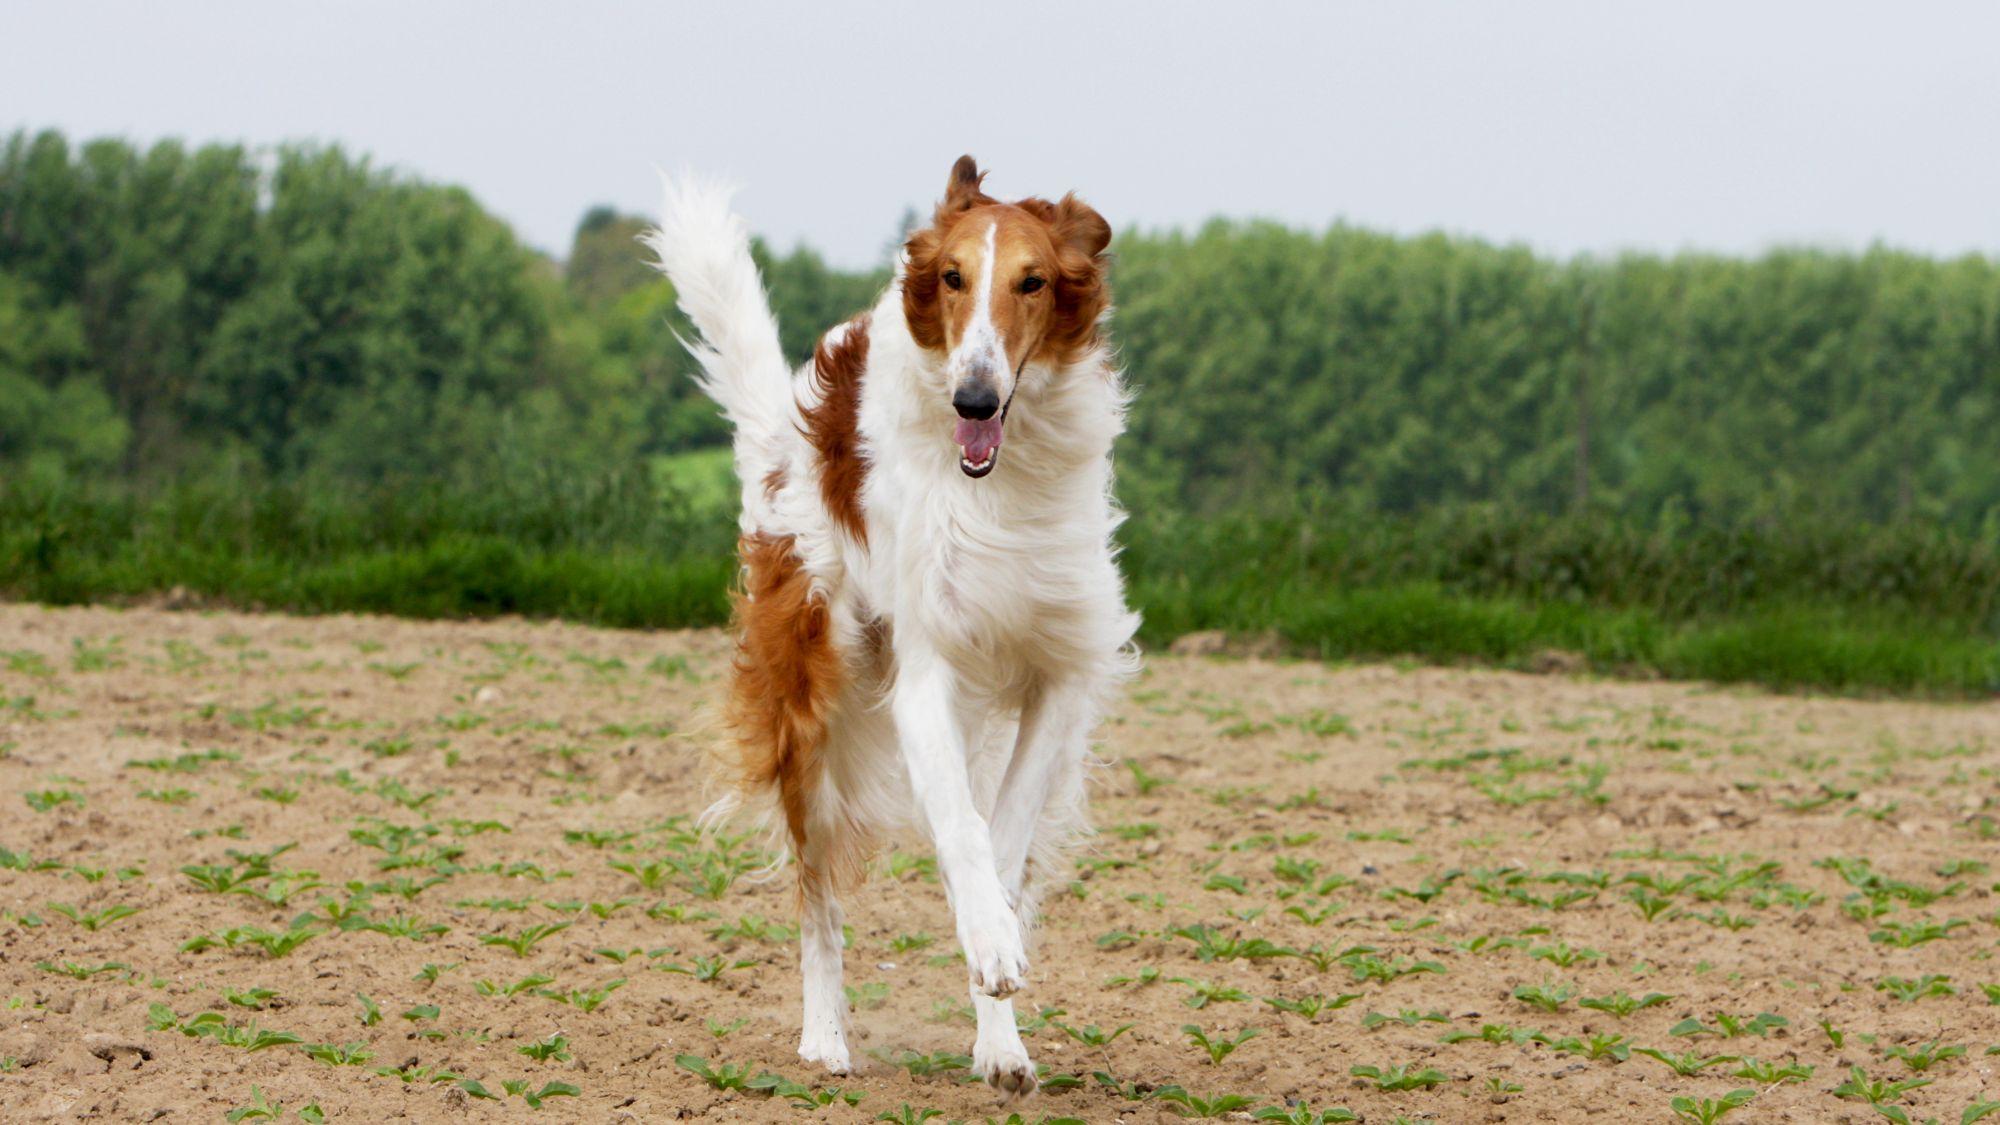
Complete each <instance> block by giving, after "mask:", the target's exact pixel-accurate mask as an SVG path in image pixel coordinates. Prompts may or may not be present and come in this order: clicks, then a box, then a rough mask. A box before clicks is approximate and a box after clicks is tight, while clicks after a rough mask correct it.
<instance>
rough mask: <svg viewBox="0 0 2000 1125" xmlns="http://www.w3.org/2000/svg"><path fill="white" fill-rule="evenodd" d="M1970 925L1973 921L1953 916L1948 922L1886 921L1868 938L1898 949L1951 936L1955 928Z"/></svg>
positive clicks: (1926, 920) (1925, 920)
mask: <svg viewBox="0 0 2000 1125" xmlns="http://www.w3.org/2000/svg"><path fill="white" fill-rule="evenodd" d="M1970 925H1972V923H1970V922H1967V921H1966V920H1964V919H1963V918H1953V919H1951V920H1950V921H1948V922H1933V921H1930V920H1929V919H1924V920H1922V921H1917V922H1884V923H1883V924H1882V928H1881V929H1879V930H1876V931H1874V932H1872V933H1870V934H1869V935H1868V940H1869V941H1872V942H1875V943H1877V944H1881V945H1891V946H1894V947H1896V948H1897V949H1909V948H1910V947H1912V946H1917V945H1922V944H1924V943H1925V942H1928V941H1940V940H1942V939H1944V938H1947V937H1950V936H1951V932H1952V931H1953V930H1957V929H1963V928H1965V927H1967V926H1970Z"/></svg>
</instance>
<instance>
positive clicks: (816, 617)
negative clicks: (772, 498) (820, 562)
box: [724, 533, 845, 856]
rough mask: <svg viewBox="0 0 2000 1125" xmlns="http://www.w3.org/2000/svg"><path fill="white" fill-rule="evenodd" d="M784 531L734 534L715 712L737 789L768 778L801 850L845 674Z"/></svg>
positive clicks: (820, 604)
mask: <svg viewBox="0 0 2000 1125" xmlns="http://www.w3.org/2000/svg"><path fill="white" fill-rule="evenodd" d="M793 545H794V544H793V539H792V537H791V536H789V535H783V536H777V535H765V534H762V533H759V534H756V535H746V536H744V537H743V538H742V539H740V540H738V541H737V544H736V554H737V558H738V559H739V560H741V562H742V563H743V588H742V589H741V590H740V591H738V592H737V593H736V594H735V596H734V602H735V621H736V663H735V675H734V676H733V677H731V679H730V684H729V698H728V701H727V702H726V704H725V707H724V719H725V721H726V722H727V723H728V724H729V727H730V729H731V731H732V732H733V733H734V734H735V736H736V739H735V741H736V750H737V758H736V761H735V762H734V763H733V765H734V770H735V773H736V777H735V778H734V781H735V783H736V785H737V787H738V788H741V789H745V790H754V789H764V788H772V787H775V788H776V789H777V791H778V805H779V807H780V808H781V809H783V810H784V814H785V826H786V827H787V828H788V829H789V830H790V832H791V837H792V850H793V853H794V854H795V855H799V856H803V855H804V854H805V842H806V830H807V823H808V818H809V816H810V815H811V801H812V794H813V790H814V789H815V788H816V787H817V785H818V783H819V776H820V764H821V763H820V753H821V751H822V750H823V749H824V748H825V746H826V739H827V729H828V724H829V722H830V721H831V717H832V711H833V707H834V703H835V701H836V700H837V699H838V698H839V696H840V690H841V685H842V683H843V680H844V677H845V669H844V668H843V667H842V664H841V658H840V652H839V650H838V649H837V648H836V647H835V646H834V643H833V619H832V614H831V613H830V611H829V610H828V609H827V604H826V598H825V597H824V596H822V595H821V594H819V593H817V592H815V591H814V590H813V588H812V576H811V575H810V574H808V573H806V569H805V566H804V564H803V563H801V561H800V560H799V557H798V555H797V554H795V553H794V552H793Z"/></svg>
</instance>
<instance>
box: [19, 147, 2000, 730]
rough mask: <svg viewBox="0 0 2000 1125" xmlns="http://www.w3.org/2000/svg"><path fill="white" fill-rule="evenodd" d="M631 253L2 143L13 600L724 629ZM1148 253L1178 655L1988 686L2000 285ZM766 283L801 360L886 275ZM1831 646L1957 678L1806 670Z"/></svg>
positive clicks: (1154, 550) (1481, 248)
mask: <svg viewBox="0 0 2000 1125" xmlns="http://www.w3.org/2000/svg"><path fill="white" fill-rule="evenodd" d="M643 225H644V224H643V221H642V220H640V219H637V218H634V217H631V216H626V215H620V214H618V213H616V212H614V211H611V210H609V209H605V208H599V209H595V210H593V211H591V212H590V213H588V214H587V215H585V216H584V218H583V220H582V222H581V223H580V224H579V226H578V229H577V233H576V238H575V242H574V244H573V246H572V247H571V250H570V253H569V256H568V259H567V262H566V263H564V264H560V265H559V264H557V263H553V262H550V261H548V260H547V259H545V258H543V257H541V256H540V255H538V254H535V253H534V252H532V251H530V250H528V249H526V248H524V247H522V246H521V245H520V244H519V243H518V242H517V241H516V240H515V238H514V236H513V234H512V233H511V231H509V230H508V229H507V227H506V226H504V225H503V224H502V223H500V222H499V221H498V220H496V219H494V218H492V217H491V216H489V215H487V214H486V213H485V212H484V211H483V210H482V209H481V208H480V207H479V205H478V204H477V202H476V201H475V200H473V199H472V198H471V197H470V196H469V195H468V194H467V193H466V192H464V191H463V190H460V189H456V188H451V187H442V186H436V185H431V184H426V183H422V182H419V181H415V180H412V179H410V178H408V177H405V176H401V175H397V174H395V173H393V172H389V171H384V170H381V169H377V168H373V167H371V166H370V165H369V163H368V162H367V161H366V160H361V159H356V158H353V157H350V156H348V155H347V154H345V153H343V152H341V151H340V150H339V149H336V148H319V147H309V146H308V147H292V148H285V149H281V150H279V151H277V152H276V153H274V154H269V155H268V156H260V155H258V154H255V153H252V152H248V151H246V150H243V149H240V148H235V147H228V146H210V147H205V148H201V149H197V150H192V151H190V150H189V149H187V148H185V147H183V146H181V145H179V144H176V143H172V142H166V143H161V144H158V145H155V146H153V147H151V148H150V149H146V150H144V151H141V150H138V149H135V148H134V147H132V146H130V145H128V144H126V143H124V142H121V141H116V140H105V141H94V142H90V143H88V144H84V145H82V146H80V147H76V146H72V145H70V144H69V142H67V141H66V140H65V139H64V138H63V137H61V136H60V135H57V134H54V133H44V134H41V135H37V136H29V135H27V134H16V135H14V136H13V137H12V138H9V139H6V140H5V142H4V144H0V592H8V593H12V594H16V595H27V596H33V597H40V598H48V599H53V600H77V599H84V598H90V597H102V596H106V595H121V594H122V595H132V594H141V593H145V592H147V591H154V590H160V589H164V588H167V587H170V586H174V585H184V586H187V587H189V588H190V589H191V590H193V591H195V592H196V593H197V594H199V595H206V596H209V597H214V598H218V599H225V600H236V601H243V602H259V603H263V604H270V605H284V606H292V607H297V608H304V609H336V608H357V609H376V610H382V611H386V612H399V613H436V614H457V613H481V612H499V611H515V612H526V613H546V614H562V615H568V616H577V617H583V618H587V619H591V620H597V621H604V622H609V623H617V624H679V623H701V622H710V621H714V620H716V619H717V618H718V617H719V615H720V614H721V613H722V612H723V608H724V603H723V599H722V596H721V593H722V589H723V587H724V585H725V583H726V581H727V579H728V574H729V568H728V564H727V561H726V558H727V553H728V543H729V526H730V520H729V513H728V511H727V506H728V502H729V501H728V489H727V487H726V485H724V484H722V483H721V481H720V480H719V479H718V478H717V474H718V473H721V472H723V471H725V470H723V469H722V468H721V465H722V460H724V459H717V458H716V457H714V456H711V455H710V452H711V451H714V450H716V449H717V448H718V447H719V446H720V445H721V444H722V443H724V442H726V440H727V432H726V428H725V427H724V425H723V423H722V422H721V420H720V419H719V418H718V417H717V416H716V413H715V410H714V409H713V407H712V406H711V405H710V404H708V403H707V402H706V400H704V399H702V398H700V396H699V395H698V394H697V393H696V392H695V390H694V388H693V384H692V381H691V380H690V379H689V378H688V375H689V371H690V366H691V364H690V361H689V360H688V358H687V356H686V354H685V352H684V350H683V349H682V347H681V345H680V343H679V341H678V339H677V334H684V333H685V332H686V325H685V321H684V320H683V319H682V318H681V317H680V315H679V313H678V312H677V311H676V310H675V309H674V308H673V294H672V291H671V289H670V287H669V286H668V285H667V284H666V283H665V282H663V281H661V280H660V279H659V278H658V277H657V275H656V274H654V273H653V272H652V271H651V270H650V269H649V268H647V267H646V266H645V264H644V262H643V261H642V251H641V250H640V248H639V247H638V245H637V244H636V241H635V238H636V235H637V234H638V233H639V231H640V230H641V229H642V227H643ZM1115 249H1116V252H1117V264H1116V276H1115V285H1116V291H1117V298H1118V310H1117V312H1116V314H1115V318H1116V323H1115V336H1116V338H1117V340H1118V341H1119V345H1120V348H1121V358H1122V361H1123V363H1124V364H1125V366H1126V368H1127V369H1128V371H1129V373H1130V377H1131V380H1132V381H1133V382H1134V383H1135V384H1136V385H1137V387H1138V388H1139V391H1140V393H1139V396H1138V398H1137V401H1136V403H1135V406H1134V409H1133V415H1132V426H1131V433H1130V435H1129V436H1128V437H1127V438H1126V439H1125V441H1124V443H1123V444H1122V445H1121V447H1120V451H1119V456H1120V459H1121V460H1120V469H1121V472H1120V490H1121V492H1122V493H1123V494H1124V497H1125V499H1126V501H1127V504H1128V506H1129V507H1130V508H1132V509H1133V511H1134V512H1135V513H1136V518H1135V519H1134V521H1133V522H1132V523H1131V524H1130V525H1129V526H1128V528H1127V532H1126V534H1125V536H1124V538H1125V541H1126V546H1127V551H1128V553H1127V556H1126V563H1127V570H1128V573H1130V574H1131V575H1132V580H1133V586H1134V590H1135V595H1136V597H1137V599H1138V601H1139V602H1140V603H1141V604H1142V607H1143V608H1144V609H1145V611H1146V613H1147V615H1148V619H1149V629H1148V632H1149V636H1150V637H1151V638H1152V639H1154V640H1156V641H1158V640H1165V639H1167V638H1170V637H1171V636H1173V635H1176V634H1177V633H1179V632H1182V631H1185V630H1189V629H1197V628H1224V629H1230V630H1234V631H1238V632H1254V631H1263V630H1274V631H1277V632H1279V633H1281V634H1282V635H1284V636H1285V637H1287V638H1288V639H1289V640H1290V641H1291V642H1292V643H1293V644H1294V645H1295V646H1297V647H1300V648H1304V649H1308V650H1314V651H1323V652H1329V653H1333V652H1357V653H1359V652H1377V651H1389V652H1394V651H1411V652H1424V653H1427V654H1431V655H1438V656H1448V655H1453V654H1457V655H1477V656H1482V657H1484V658H1487V659H1502V660H1524V659H1526V658H1527V656H1528V655H1530V654H1532V653H1533V652H1534V651H1535V650H1536V649H1537V648H1539V647H1543V646H1547V645H1559V646H1562V647H1566V648H1572V649H1576V650H1578V651H1582V652H1585V653H1586V654H1587V655H1588V656H1589V657H1590V659H1591V660H1592V661H1593V662H1595V663H1598V664H1600V665H1604V666H1614V667H1615V666H1620V665H1621V664H1624V663H1629V662H1637V663H1641V664H1646V665H1648V666H1651V667H1656V668H1661V669H1665V670H1673V671H1679V672H1687V673H1690V674H1695V673H1699V674H1705V675H1720V676H1723V677H1725V678H1753V679H1765V680H1776V681H1787V682H1791V681H1796V682H1807V683H1815V682H1816V683H1833V684H1866V683H1877V684H1886V685H1900V686H1921V685H1928V686H1931V687H1941V688H1947V689H1949V690H1954V691H1962V690H1978V689H1980V688H1981V687H1992V686H1994V685H1995V684H1996V683H2000V665H1996V661H1997V660H2000V656H1996V653H2000V646H1996V645H1995V644H1994V642H1993V636H1994V633H1995V632H1996V631H2000V607H1996V601H2000V442H1995V441H1994V440H1993V439H1992V436H1991V435H1992V434H1993V433H1994V432H1995V431H1996V429H2000V263H1996V262H1994V261H1993V260H1990V259H1987V258H1981V257H1967V258H1963V259H1959V260H1955V261H1949V262H1940V261H1934V260H1930V259H1925V258H1920V257H1914V256H1911V255H1906V254H1900V253H1895V252H1891V251H1887V250H1875V251H1871V252H1869V253H1866V254H1861V255H1852V254H1834V253H1824V252H1818V251H1805V250H1788V251H1777V252H1773V253H1770V254H1767V255H1764V256H1762V257H1760V258H1757V259H1754V260H1738V259H1728V258H1717V257H1708V256H1700V255H1681V256H1676V257H1672V258H1661V257H1653V256H1644V255H1628V256H1623V257H1618V258H1615V259H1610V260H1593V259H1579V260H1573V261H1566V262H1557V261H1551V260H1548V259H1545V258H1540V257H1537V256H1535V255H1534V254H1532V253H1530V252H1528V251H1527V250H1524V249H1521V248H1514V247H1508V248H1501V247H1494V246H1490V245H1487V244H1484V243H1480V242H1477V241H1472V240H1466V239H1455V238H1447V237H1443V236H1428V237H1422V238H1395V237H1390V236H1386V235H1380V234H1375V233H1370V232H1366V231H1360V230H1354V229H1349V228H1345V227H1335V228H1333V229H1332V230H1329V231H1327V232H1325V233H1323V234H1312V233H1305V232H1299V231H1294V230H1288V229H1285V228H1282V227H1278V226H1273V225H1270V224H1262V223H1250V224H1243V223H1230V222H1222V221H1217V222H1215V223H1212V224H1210V225H1208V226H1207V227H1205V228H1203V229H1202V230H1200V231H1199V232H1197V233H1194V234H1191V235H1190V234H1181V233H1146V232H1126V233H1125V234H1124V235H1123V236H1122V237H1121V238H1120V239H1119V240H1118V242H1117V244H1116V247H1115ZM756 252H757V254H758V255H759V258H760V262H761V264H762V265H763V267H764V269H765V275H766V279H767V282H768V284H769V287H770V290H771V296H772V303H773V307H774V309H775V310H776V312H777V314H778V317H779V322H780V328H781V334H782V337H783V342H784V346H785V349H786V351H787V352H788V353H789V354H790V355H791V356H792V357H793V358H794V359H803V358H804V357H805V356H806V355H807V354H809V352H810V350H811V347H812V343H813V340H814V338H815V336H816V334H817V333H818V331H820V330H821V329H822V328H823V327H824V326H826V325H829V324H832V323H834V322H836V321H838V320H840V319H842V318H844V317H846V316H848V315H850V314H852V313H853V312H855V311H857V310H858V309H860V308H862V307H864V306H865V305H867V304H868V303H870V302H871V300H872V299H873V297H874V296H875V295H876V294H877V293H878V292H879V291H880V289H881V287H882V286H883V284H884V283H885V282H886V279H887V274H886V271H883V270H877V271H873V272H864V273H854V272H843V271H839V270H834V269H831V268H829V267H828V266H827V265H826V264H825V263H824V262H823V261H822V260H821V259H820V258H819V257H818V256H817V255H816V254H814V253H813V252H812V251H810V250H808V249H805V248H799V249H796V250H794V251H793V252H791V253H789V254H785V255H772V254H770V253H768V252H767V251H766V250H765V248H764V247H762V246H759V247H757V249H756ZM1357 599H1359V600H1357ZM1371 599H1372V600H1371ZM1454 599H1456V600H1454ZM1467 599H1470V600H1467ZM1454 607H1456V608H1454ZM1468 607H1470V608H1468ZM1801 613H1803V614H1806V615H1807V617H1812V615H1813V614H1819V615H1821V616H1820V617H1819V618H1813V620H1817V621H1819V622H1820V624H1819V625H1815V626H1802V625H1800V624H1799V623H1800V621H1802V620H1805V618H1801V617H1799V614H1801ZM1829 613H1830V614H1833V615H1834V616H1835V618H1838V619H1839V621H1840V622H1843V624H1841V625H1840V628H1849V627H1850V626H1851V627H1852V628H1856V629H1861V630H1862V632H1863V633H1866V634H1867V635H1868V636H1872V637H1877V638H1878V639H1879V637H1882V636H1889V635H1890V634H1891V633H1893V634H1894V637H1893V638H1892V639H1891V640H1890V641H1887V642H1884V643H1886V644H1889V645H1890V647H1891V648H1892V649H1895V651H1897V652H1902V653H1904V654H1905V656H1908V655H1909V654H1910V653H1921V652H1925V651H1930V655H1928V656H1921V657H1919V656H1910V657H1909V659H1908V660H1903V658H1902V657H1897V658H1896V659H1897V660H1903V662H1902V663H1901V664H1896V669H1891V667H1890V665H1891V664H1895V661H1892V660H1889V659H1888V658H1887V657H1884V656H1883V655H1882V652H1880V651H1876V650H1874V649H1870V648H1868V644H1872V643H1874V642H1873V641H1870V642H1868V644H1861V645H1860V647H1859V648H1852V646H1850V648H1852V652H1851V653H1850V656H1851V657H1852V659H1851V660H1850V664H1849V665H1844V666H1843V667H1846V668H1847V670H1846V671H1838V672H1835V671H1828V670H1826V669H1825V668H1821V669H1820V670H1819V671H1811V670H1810V669H1811V668H1814V667H1818V665H1816V664H1815V663H1814V662H1815V661H1817V660H1820V659H1821V658H1822V657H1824V656H1825V655H1826V651H1823V650H1828V646H1829V645H1832V641H1831V640H1827V641H1826V642H1825V643H1824V644H1820V643H1819V642H1814V641H1810V640H1808V641H1804V642H1801V641H1799V640H1798V638H1799V637H1800V636H1808V637H1811V636H1819V637H1822V638H1831V637H1833V636H1834V635H1835V633H1837V632H1838V629H1835V628H1833V627H1832V626H1828V625H1827V621H1828V620H1832V619H1829V618H1825V616H1824V615H1825V614H1829ZM1496 614H1497V615H1498V616H1494V615H1496ZM1357 615H1358V616H1357ZM1370 615H1373V616H1370ZM1607 615H1608V616H1607ZM1752 620H1759V621H1766V622H1773V621H1775V622H1778V623H1779V624H1777V625H1775V626H1773V628H1775V629H1776V630H1777V632H1776V633H1774V634H1772V635H1771V636H1770V637H1765V638H1764V640H1763V641H1754V643H1753V642H1742V644H1737V642H1718V643H1719V645H1720V647H1711V648H1708V649H1699V646H1696V648H1697V649H1699V651H1700V652H1701V653H1705V654H1706V655H1700V656H1699V657H1698V658H1697V657H1695V656H1689V655H1687V653H1688V652H1691V651H1695V649H1689V648H1687V647H1686V646H1687V644H1693V643H1694V642H1686V644H1683V645H1682V647H1681V648H1678V649H1676V648H1672V644H1682V642H1679V641H1672V638H1673V637H1675V636H1681V635H1683V634H1682V633H1680V632H1677V631H1684V630H1686V629H1691V628H1712V627H1719V626H1717V625H1716V623H1718V622H1730V621H1733V622H1736V623H1737V625H1732V626H1730V627H1732V628H1734V627H1737V626H1738V625H1741V623H1742V622H1745V621H1752ZM1857 622H1858V623H1859V624H1856V623H1857ZM1885 622H1887V623H1888V624H1885ZM1823 626H1824V627H1823ZM1744 627H1748V626H1744ZM1425 629H1432V630H1433V632H1431V633H1425V632H1424V630H1425ZM1884 629H1887V630H1888V632H1886V633H1885V632H1883V631H1882V630H1884ZM1815 630H1817V632H1815ZM1829 630H1831V631H1829ZM1869 630H1874V632H1869ZM1780 634H1782V637H1780ZM1704 635H1706V634H1704ZM1732 635H1733V634H1732ZM1857 635H1859V634H1857ZM1773 637H1778V638H1779V639H1777V640H1773V639H1772V638H1773ZM1480 638H1485V639H1480ZM1786 638H1788V639H1786ZM1670 641H1671V642H1672V644H1670V643H1669V642H1670ZM1703 643H1706V642H1703ZM1732 644H1736V645H1737V647H1736V648H1734V649H1732V648H1731V645H1732ZM1746 644H1747V645H1748V647H1747V648H1745V647H1743V646H1744V645H1746ZM1759 645H1763V646H1764V647H1762V648H1760V647H1759ZM1773 645H1775V646H1777V647H1779V648H1782V647H1784V646H1785V645H1791V646H1793V648H1797V649H1798V650H1799V653H1803V656H1802V657H1801V659H1803V661H1804V666H1805V667H1806V668H1807V669H1808V670H1806V671H1803V672H1796V673H1779V672H1777V671H1774V670H1773V669H1774V668H1775V667H1776V665H1773V664H1771V663H1770V660H1772V659H1777V657H1775V656H1773V653H1774V652H1775V651H1776V650H1775V649H1773V648H1771V646H1773ZM1800 645H1803V648H1800V647H1799V646H1800ZM1816 645H1817V647H1815V646H1816ZM1898 646H1901V647H1898ZM1952 646H1961V647H1959V648H1952ZM1964 646H1970V647H1964ZM1931 650H1934V651H1931ZM1946 650H1950V652H1951V653H1956V655H1951V656H1949V657H1948V658H1947V657H1942V656H1937V654H1938V653H1942V652H1945V651H1946ZM1883 651H1888V650H1883ZM1744 652H1751V653H1757V654H1761V655H1758V656H1755V657H1745V656H1744V655H1743V653H1744ZM1677 653H1678V654H1679V655H1676V654H1677ZM1716 653H1721V654H1722V656H1720V657H1718V656H1717V655H1716ZM1855 653H1858V654H1859V655H1854V654H1855ZM1795 655H1797V654H1795ZM1725 657H1726V659H1724V658H1725ZM1934 657H1935V658H1936V659H1942V660H1945V663H1946V664H1948V665H1949V667H1948V668H1945V666H1944V665H1937V666H1932V664H1929V663H1925V662H1926V661H1930V660H1932V659H1933V658H1934ZM1760 660H1761V661H1763V663H1761V664H1760V663H1759V661H1760ZM1718 661H1720V663H1718ZM1731 661H1733V662H1734V663H1733V664H1731V663H1730V662H1731ZM1732 669H1733V670H1732ZM1857 669H1858V670H1857ZM1870 669H1872V671H1871V670H1870ZM1898 669H1899V670H1898Z"/></svg>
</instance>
